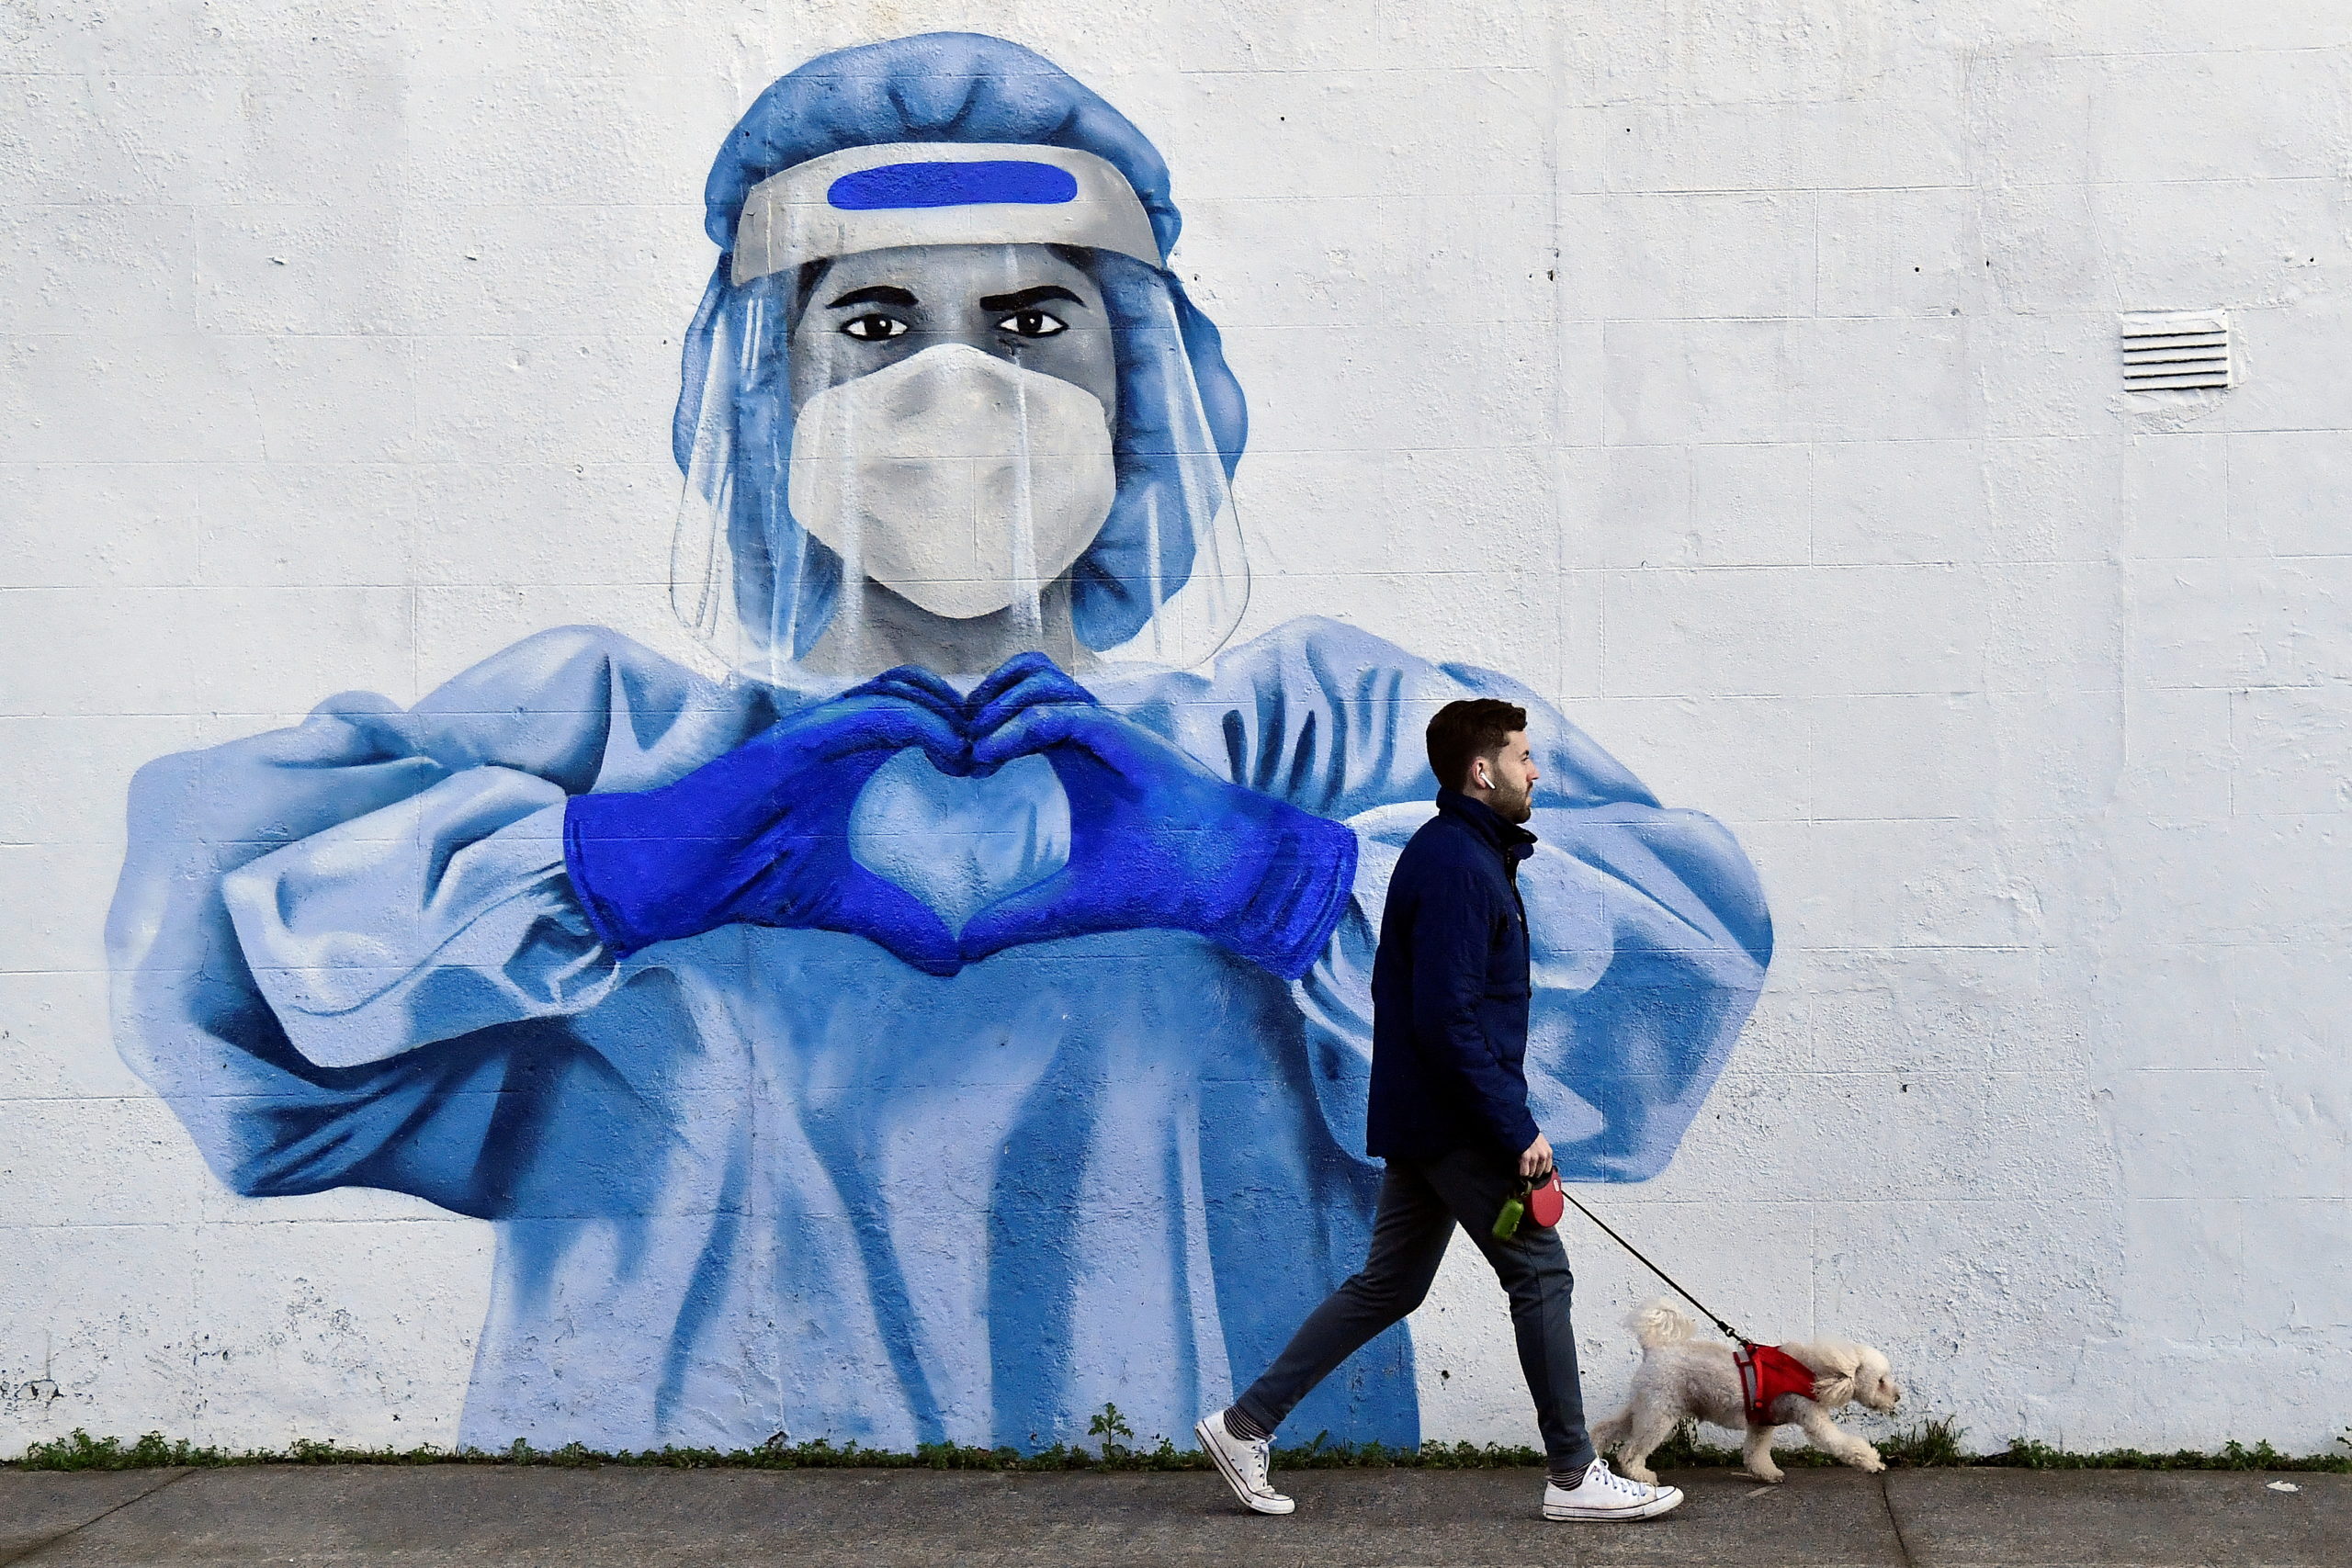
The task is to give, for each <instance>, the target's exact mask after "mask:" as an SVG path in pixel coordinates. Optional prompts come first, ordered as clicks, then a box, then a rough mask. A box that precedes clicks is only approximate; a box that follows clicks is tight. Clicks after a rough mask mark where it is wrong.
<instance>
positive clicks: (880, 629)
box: [671, 143, 1249, 681]
mask: <svg viewBox="0 0 2352 1568" xmlns="http://www.w3.org/2000/svg"><path fill="white" fill-rule="evenodd" d="M1158 258H1159V250H1158V248H1157V244H1156V243H1155V241H1154V237H1153V232H1152V229H1151V226H1150V223H1149V222H1148V220H1147V218H1146V216H1145V213H1144V210H1143V208H1142V206H1141V204H1140V203H1139V202H1138V201H1137V199H1136V196H1135V194H1134V192H1133V191H1132V189H1130V188H1129V186H1128V185H1127V183H1126V181H1125V177H1124V176H1122V175H1120V174H1119V173H1118V171H1117V170H1116V169H1114V168H1113V167H1112V166H1111V165H1110V164H1107V163H1105V162H1103V160H1102V159H1100V158H1096V157H1094V156H1093V155H1091V154H1090V153H1086V152H1078V151H1074V150H1071V149H1066V148H1058V147H1038V146H1030V145H988V144H976V143H961V144H941V143H910V144H898V145H886V146H875V147H861V148H853V149H849V150H846V151H844V152H835V153H831V154H827V155H825V156H822V157H819V158H815V159H811V160H809V161H807V162H805V163H802V164H797V165H795V166H794V167H792V168H788V169H786V170H785V171H784V172H783V173H781V174H779V175H775V176H773V177H771V178H769V179H767V180H765V181H763V182H762V183H761V184H760V185H758V186H754V187H753V188H752V191H751V193H750V196H749V197H748V198H747V199H746V201H745V202H744V205H743V209H742V216H741V220H740V222H739V224H738V226H737V230H736V237H735V246H734V250H733V252H732V254H731V260H730V261H729V262H728V263H727V264H725V265H723V266H722V268H721V272H720V274H719V276H718V277H715V278H714V279H713V281H712V286H711V289H710V292H709V293H708V295H707V296H706V298H705V300H704V303H703V308H702V310H701V312H700V313H699V314H698V316H697V318H696V320H695V326H694V331H693V335H692V339H691V340H690V347H689V353H688V358H687V366H686V383H685V386H684V389H683V396H682V398H681V401H680V407H679V421H678V438H679V445H680V448H681V450H680V461H681V467H682V468H684V476H685V482H684V496H683V500H682V502H681V506H680V511H679V517H678V527H677V536H676V544H675V547H674V550H673V563H672V576H671V591H672V596H673V604H674V605H675V607H676V609H677V612H678V614H679V615H680V617H681V618H682V619H683V620H684V622H685V623H686V624H687V625H688V626H691V627H692V628H693V629H694V630H695V633H696V634H697V635H698V636H699V637H702V638H703V639H704V640H705V641H706V642H707V643H708V644H709V645H710V646H711V647H712V648H713V649H715V650H716V651H717V652H718V654H719V656H720V657H722V658H723V659H725V660H727V661H728V662H729V664H731V665H732V666H734V667H735V668H737V669H739V670H741V671H744V672H745V673H747V674H751V675H753V676H756V677H759V678H762V679H767V680H772V681H774V680H781V679H782V678H783V671H784V670H785V668H786V666H787V665H791V664H795V663H801V662H815V663H819V664H821V665H823V666H824V667H826V668H830V669H833V670H836V671H845V672H860V671H865V672H870V671H874V670H878V669H880V668H882V667H883V666H885V665H887V664H889V663H894V662H898V661H899V659H900V657H902V651H903V649H906V648H907V647H909V646H910V645H911V646H915V647H933V648H952V647H954V646H956V643H957V642H958V641H959V640H960V639H959V638H958V637H957V635H956V631H957V626H958V625H959V624H961V625H965V626H970V625H972V624H974V623H987V624H988V626H989V628H990V631H991V633H992V635H991V636H990V637H989V641H990V642H991V643H994V644H996V645H997V646H1000V647H1001V646H1003V645H1004V642H1005V640H1006V639H1007V638H1008V637H1009V638H1010V639H1011V640H1012V642H1013V643H1015V644H1017V645H1018V646H1020V647H1024V648H1035V649H1041V650H1042V651H1044V652H1046V653H1047V654H1049V655H1051V656H1053V657H1055V658H1057V660H1062V661H1063V662H1065V663H1076V664H1085V663H1091V662H1093V661H1094V660H1148V661H1150V662H1153V663H1157V664H1161V665H1168V666H1175V667H1183V666H1188V665H1192V664H1195V663H1198V662H1200V661H1202V660H1205V659H1206V658H1208V657H1209V656H1210V655H1211V654H1213V653H1214V652H1216V649H1218V648H1219V647H1220V646H1222V644H1223V643H1224V642H1225V640H1226V639H1227V637H1229V636H1230V635H1231V634H1232V631H1233V628H1234V626H1235V625H1236V624H1237V623H1238V621H1239V619H1240V617H1241V613H1242V610H1243V608H1244V607H1245V604H1246V603H1247V599H1248V594H1249V574H1248V568H1247V565H1246V563H1245V561H1244V558H1243V554H1242V546H1241V536H1240V527H1239V523H1238V518H1237V516H1236V514H1235V512H1234V507H1233V498H1232V492H1231V487H1230V478H1231V472H1232V468H1233V465H1234V463H1235V462H1237V461H1238V457H1239V454H1240V447H1241V441H1242V420H1243V415H1242V412H1241V404H1240V397H1239V392H1238V388H1236V387H1235V386H1234V385H1233V383H1232V378H1231V375H1230V373H1229V372H1228V371H1227V369H1226V367H1225V363H1224V359H1223V356H1222V354H1221V352H1220V351H1219V347H1218V342H1217V336H1216V329H1215V328H1214V327H1213V326H1211V325H1210V324H1209V322H1208V321H1207V320H1206V319H1205V318H1204V317H1202V316H1201V315H1200V313H1199V312H1198V311H1197V310H1194V309H1193V306H1192V304H1191V302H1190V301H1189V300H1188V299H1185V297H1184V295H1183V291H1182V288H1181V286H1179V285H1178V283H1177V282H1176V280H1175V279H1174V278H1173V277H1172V276H1170V275H1169V274H1168V273H1167V272H1166V271H1165V270H1163V269H1162V268H1161V266H1160V265H1159V259H1158ZM910 628H911V631H910ZM975 672H976V671H975Z"/></svg>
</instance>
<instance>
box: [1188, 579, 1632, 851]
mask: <svg viewBox="0 0 2352 1568" xmlns="http://www.w3.org/2000/svg"><path fill="white" fill-rule="evenodd" d="M1213 671H1214V672H1213V674H1212V675H1211V676H1210V677H1209V679H1208V680H1207V682H1205V683H1206V684H1207V686H1208V687H1209V688H1210V690H1212V691H1214V692H1215V693H1216V694H1218V695H1220V696H1227V695H1238V694H1240V693H1243V692H1249V693H1253V694H1263V695H1264V696H1266V697H1268V698H1272V699H1273V705H1272V708H1271V715H1272V716H1281V717H1283V718H1284V719H1286V720H1287V721H1288V722H1289V723H1290V724H1292V725H1297V724H1301V723H1303V722H1304V716H1305V715H1306V714H1308V713H1311V712H1313V711H1315V710H1316V709H1317V708H1318V707H1320V708H1324V709H1327V710H1328V711H1329V712H1330V713H1332V714H1334V715H1337V716H1344V717H1346V718H1347V719H1348V720H1349V721H1350V723H1349V726H1348V728H1351V729H1353V730H1356V731H1357V732H1358V733H1359V734H1361V735H1363V736H1364V738H1365V739H1371V738H1372V736H1373V735H1374V734H1376V735H1377V737H1378V739H1379V740H1380V741H1381V743H1382V744H1383V745H1385V747H1386V748H1387V749H1388V750H1390V751H1391V752H1392V757H1391V759H1390V765H1389V769H1388V771H1389V772H1390V773H1391V774H1392V775H1394V776H1395V777H1396V778H1397V779H1398V780H1399V781H1400V782H1401V781H1402V780H1404V779H1406V778H1409V779H1410V780H1411V793H1412V794H1413V795H1418V796H1419V797H1420V798H1428V797H1430V796H1433V795H1435V794H1436V793H1437V781H1436V779H1435V778H1434V777H1432V776H1431V775H1430V772H1429V768H1428V764H1427V762H1426V761H1425V760H1424V754H1423V751H1422V742H1421V732H1422V730H1423V729H1424V728H1426V727H1427V725H1428V723H1429V721H1430V716H1432V715H1433V714H1435V713H1436V712H1437V710H1438V709H1439V708H1441V707H1442V706H1444V705H1446V704H1447V703H1450V702H1456V701H1460V700H1463V699H1465V698H1471V697H1494V698H1498V699H1499V700H1501V701H1503V702H1508V703H1513V704H1516V705H1519V706H1521V707H1523V708H1525V709H1527V710H1528V717H1529V721H1530V725H1529V727H1530V728H1531V729H1533V730H1535V731H1536V732H1537V733H1536V734H1535V736H1534V739H1535V742H1536V746H1537V750H1538V760H1539V762H1540V763H1541V765H1542V768H1543V770H1544V775H1545V777H1544V783H1543V784H1542V785H1541V786H1540V787H1539V795H1538V799H1539V802H1540V803H1541V804H1544V805H1547V806H1609V805H1620V804H1623V805H1632V806H1651V807H1654V806H1656V805H1657V796H1655V795H1652V794H1651V793H1650V792H1649V790H1648V789H1647V787H1645V785H1644V784H1642V782H1641V780H1639V779H1637V778H1635V777H1634V774H1633V773H1632V771H1631V770H1629V769H1628V768H1626V767H1625V765H1624V764H1623V763H1622V762H1620V761H1617V759H1616V758H1614V757H1612V756H1611V755H1610V754H1609V753H1608V752H1607V751H1605V750H1602V749H1601V748H1600V745H1599V744H1598V743H1596V742H1595V741H1594V740H1593V739H1592V738H1591V737H1590V736H1589V735H1587V734H1585V732H1584V731H1583V730H1581V729H1579V728H1577V727H1576V726H1575V725H1574V724H1572V723H1570V722H1569V721H1568V720H1567V719H1566V717H1565V716H1563V715H1562V714H1561V713H1560V711H1559V710H1558V709H1557V708H1556V707H1555V706H1554V705H1552V704H1550V703H1547V702H1545V701H1544V699H1543V698H1541V697H1539V696H1537V695H1536V694H1535V693H1534V692H1533V691H1532V690H1531V689H1530V688H1529V687H1528V686H1527V685H1525V684H1524V683H1523V682H1520V681H1517V680H1514V679H1513V678H1512V677H1510V676H1509V675H1505V674H1501V673H1499V672H1498V671H1492V670H1487V669H1484V668H1481V667H1480V666H1477V665H1475V664H1463V663H1440V662H1437V661H1435V660H1428V659H1423V658H1421V657H1420V656H1419V655H1418V654H1414V653H1410V652H1408V651H1407V650H1406V649H1401V648H1399V647H1397V645H1396V644H1395V643H1393V642H1390V641H1389V640H1388V639H1387V638H1385V637H1379V636H1376V635H1375V634H1374V633H1372V632H1368V631H1365V630H1364V629H1363V627H1361V626H1350V625H1348V624H1347V623H1345V622H1343V621H1335V620H1332V619H1330V618H1329V616H1324V615H1301V616H1299V617H1298V618H1297V619H1295V620H1292V621H1285V622H1284V623H1283V625H1281V626H1276V627H1274V628H1273V629H1272V631H1269V632H1267V633H1265V634H1264V635H1262V636H1261V637H1253V638H1251V639H1250V641H1248V642H1246V643H1243V644H1241V645H1240V646H1238V647H1237V648H1233V649H1227V651H1226V652H1225V653H1223V654H1222V655H1220V656H1219V657H1218V658H1217V659H1216V662H1215V664H1214V666H1213ZM1301 699H1305V700H1304V701H1302V700H1301ZM1251 782H1253V783H1256V782H1258V781H1255V780H1253V781H1251ZM1259 787H1261V788H1264V787H1267V786H1266V785H1265V784H1263V783H1260V784H1259Z"/></svg>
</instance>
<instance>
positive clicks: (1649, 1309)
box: [1625, 1296, 1699, 1350]
mask: <svg viewBox="0 0 2352 1568" xmlns="http://www.w3.org/2000/svg"><path fill="white" fill-rule="evenodd" d="M1625 1326H1626V1327H1628V1328H1630V1329H1632V1330H1633V1331H1634V1338H1636V1339H1638V1340H1640V1341H1641V1342H1642V1348H1643V1349H1645V1350H1656V1349H1657V1348H1661V1347H1662V1346H1667V1345H1679V1344H1681V1343H1682V1342H1683V1341H1685V1340H1687V1339H1689V1338H1690V1337H1691V1336H1692V1335H1694V1334H1696V1333H1698V1332H1699V1325H1697V1324H1695V1323H1693V1322H1691V1319H1690V1318H1688V1317H1686V1316H1684V1315H1683V1314H1681V1313H1680V1312H1678V1311H1677V1310H1675V1306H1674V1303H1671V1302H1669V1301H1668V1300H1667V1299H1666V1298H1665V1297H1664V1296H1660V1297H1659V1298H1658V1299H1657V1300H1656V1301H1654V1302H1650V1303H1645V1305H1642V1306H1638V1307H1635V1308H1634V1312H1633V1315H1631V1316H1630V1317H1628V1318H1626V1319H1625Z"/></svg>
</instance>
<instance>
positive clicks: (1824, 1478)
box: [0, 1465, 2352, 1568]
mask: <svg viewBox="0 0 2352 1568" xmlns="http://www.w3.org/2000/svg"><path fill="white" fill-rule="evenodd" d="M1672 1479H1673V1480H1675V1481H1676V1482H1677V1483H1679V1484H1680V1485H1681V1486H1683V1487H1684V1488H1685V1489H1686V1490H1687V1491H1689V1493H1690V1494H1691V1497H1690V1501H1688V1502H1687V1503H1685V1504H1684V1505H1683V1506H1681V1508H1679V1510H1677V1511H1676V1512H1675V1513H1673V1514H1671V1515H1669V1516H1668V1517H1665V1518H1663V1519H1659V1520H1657V1521H1654V1522H1652V1523H1649V1524H1639V1525H1616V1526H1596V1525H1584V1526H1578V1525H1547V1524H1545V1523H1544V1522H1543V1521H1542V1520H1541V1519H1540V1518H1538V1517H1535V1506H1536V1503H1537V1500H1538V1497H1539V1495H1540V1494H1541V1491H1542V1486H1543V1481H1542V1477H1541V1476H1540V1475H1539V1474H1538V1473H1537V1472H1533V1471H1509V1470H1503V1471H1495V1470H1486V1471H1413V1470H1385V1471H1383V1470H1374V1471H1299V1472H1291V1473H1290V1474H1288V1475H1285V1476H1283V1478H1282V1483H1283V1485H1284V1486H1286V1487H1287V1488H1289V1490H1290V1491H1291V1492H1292V1494H1293V1495H1295V1496H1296V1497H1297V1498H1298V1503H1299V1511H1298V1513H1297V1514H1296V1515H1295V1516H1293V1517H1289V1518H1283V1519H1264V1518H1259V1517H1254V1516H1251V1515H1248V1514H1245V1513H1242V1512H1240V1511H1239V1510H1238V1508H1237V1507H1236V1506H1234V1504H1233V1502H1232V1499H1231V1498H1230V1497H1229V1496H1228V1495H1227V1493H1226V1491H1225V1488H1224V1487H1223V1486H1222V1485H1221V1484H1219V1483H1218V1482H1217V1479H1216V1477H1215V1476H1214V1475H1210V1474H1206V1473H1182V1474H1159V1475H1138V1474H1110V1475H1105V1474H1087V1473H1077V1474H1053V1475H992V1474H985V1473H939V1472H915V1471H788V1472H763V1471H662V1470H633V1469H629V1470H623V1469H605V1470H558V1469H528V1468H507V1467H502V1466H489V1465H481V1466H471V1465H448V1466H438V1467H401V1466H367V1465H349V1466H343V1465H335V1466H313V1467H296V1466H263V1467H254V1468H252V1469H228V1470H179V1471H173V1470H154V1471H131V1472H114V1473H95V1474H94V1473H52V1472H19V1471H0V1564H17V1563H26V1564H40V1565H42V1568H51V1565H56V1568H64V1565H66V1564H101V1563H103V1564H107V1565H108V1568H127V1565H130V1564H140V1563H172V1564H199V1563H263V1562H270V1563H315V1564H328V1563H332V1564H338V1565H343V1564H350V1565H359V1564H369V1565H374V1564H394V1563H399V1564H408V1565H423V1564H432V1565H435V1568H461V1565H466V1564H477V1563H529V1564H548V1565H549V1568H554V1565H559V1564H560V1565H562V1568H604V1565H606V1564H613V1565H620V1564H627V1565H628V1568H640V1565H655V1564H672V1563H675V1564H688V1563H692V1564H697V1565H719V1564H732V1563H745V1564H749V1563H777V1564H786V1563H789V1564H795V1565H799V1564H819V1563H835V1562H838V1563H876V1564H918V1563H920V1564H922V1565H924V1568H932V1565H934V1564H939V1563H981V1564H1007V1565H1011V1564H1041V1565H1042V1564H1051V1565H1052V1568H1082V1565H1085V1564H1111V1563H1154V1564H1157V1563H1182V1562H1198V1563H1233V1564H1237V1565H1239V1564H1250V1565H1257V1564H1264V1565H1266V1568H1276V1565H1280V1568H1295V1565H1303V1564H1325V1563H1329V1564H1348V1565H1351V1568H1354V1565H1359V1564H1362V1565H1371V1564H1406V1563H1419V1564H1432V1565H1434V1564H1457V1563H1458V1564H1468V1563H1498V1564H1499V1563H1534V1562H1543V1563H1566V1562H1578V1563H1585V1562H1589V1563H1609V1564H1637V1563H1656V1564H1669V1563H1672V1564H1686V1563H1687V1564H1705V1565H1707V1568H1715V1565H1718V1564H1724V1563H1733V1562H1736V1563H1738V1564H1740V1565H1741V1568H1770V1565H1772V1564H1789V1565H1792V1568H1794V1565H1799V1564H1802V1565H1804V1568H1825V1565H1842V1564H1854V1565H1861V1564H1872V1565H1875V1564H1881V1563H1886V1564H1919V1565H1925V1564H1946V1563H1951V1564H1960V1563H1968V1564H1985V1565H1997V1568H2030V1565H2034V1564H2045V1563H2047V1564H2059V1563H2065V1564H2092V1563H2097V1564H2126V1563H2135V1564H2164V1565H2167V1568H2169V1565H2172V1564H2188V1563H2198V1564H2207V1563H2211V1564H2226V1565H2228V1568H2263V1565H2270V1564H2290V1563H2291V1564H2306V1563H2308V1564H2328V1565H2331V1568H2340V1565H2342V1564H2345V1563H2347V1562H2352V1476H2347V1475H2314V1474H2293V1475H2276V1474H2257V1473H2249V1472H2229V1473H2215V1472H2185V1471H2171V1472H2114V1471H2108V1472H2084V1471H2075V1472H2031V1471H2022V1470H1911V1471H1895V1472H1891V1473H1889V1474H1887V1475H1886V1476H1884V1477H1883V1478H1882V1477H1877V1476H1866V1475H1861V1474H1859V1473H1857V1472H1852V1471H1847V1470H1836V1471H1829V1470H1799V1471H1792V1472H1791V1473H1790V1478H1789V1481H1788V1483H1787V1484H1786V1485H1783V1486H1779V1487H1764V1486H1758V1485H1756V1484H1755V1483H1751V1482H1748V1481H1746V1480H1744V1479H1742V1478H1741V1477H1740V1476H1739V1475H1738V1474H1737V1473H1736V1472H1729V1471H1717V1470H1708V1471H1697V1472H1682V1473H1680V1474H1678V1475H1675V1476H1674V1477H1672ZM2272 1481H2287V1482H2290V1483H2293V1484H2294V1485H2295V1486H2297V1487H2298V1488H2300V1490H2298V1491H2295V1492H2291V1493H2282V1492H2274V1491H2271V1490H2269V1489H2268V1486H2267V1483H2270V1482H2272Z"/></svg>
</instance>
